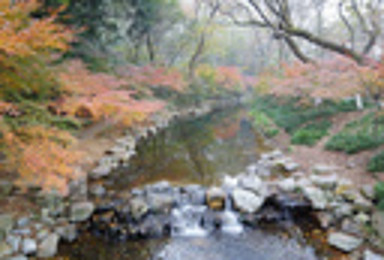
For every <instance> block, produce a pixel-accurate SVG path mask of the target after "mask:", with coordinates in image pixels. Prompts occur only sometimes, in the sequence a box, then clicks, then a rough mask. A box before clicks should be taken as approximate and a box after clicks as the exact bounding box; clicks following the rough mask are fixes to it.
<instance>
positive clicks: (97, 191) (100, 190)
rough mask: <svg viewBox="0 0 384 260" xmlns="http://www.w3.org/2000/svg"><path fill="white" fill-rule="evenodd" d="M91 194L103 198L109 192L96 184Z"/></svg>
mask: <svg viewBox="0 0 384 260" xmlns="http://www.w3.org/2000/svg"><path fill="white" fill-rule="evenodd" d="M89 192H90V193H91V194H92V195H93V196H95V197H103V196H104V195H105V194H106V193H107V190H106V189H105V188H104V186H103V185H101V184H96V185H92V186H91V188H90V189H89Z"/></svg>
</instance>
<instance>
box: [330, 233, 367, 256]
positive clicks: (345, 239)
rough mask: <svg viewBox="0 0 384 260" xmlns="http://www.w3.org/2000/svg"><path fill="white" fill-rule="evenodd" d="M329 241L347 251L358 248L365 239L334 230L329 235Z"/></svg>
mask: <svg viewBox="0 0 384 260" xmlns="http://www.w3.org/2000/svg"><path fill="white" fill-rule="evenodd" d="M328 243H329V244H330V245H332V246H334V247H336V248H338V249H340V250H342V251H344V252H346V253H349V252H352V251H353V250H355V249H356V248H358V247H359V246H360V245H361V244H362V243H363V240H362V239H360V238H357V237H354V236H350V235H347V234H345V233H341V232H333V233H330V234H329V235H328Z"/></svg>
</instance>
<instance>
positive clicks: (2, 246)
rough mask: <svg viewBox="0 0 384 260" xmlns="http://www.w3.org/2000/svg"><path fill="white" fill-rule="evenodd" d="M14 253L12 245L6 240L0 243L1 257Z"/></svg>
mask: <svg viewBox="0 0 384 260" xmlns="http://www.w3.org/2000/svg"><path fill="white" fill-rule="evenodd" d="M11 254H12V247H11V246H10V245H8V244H7V243H6V242H1V243H0V259H3V257H6V256H9V255H11Z"/></svg>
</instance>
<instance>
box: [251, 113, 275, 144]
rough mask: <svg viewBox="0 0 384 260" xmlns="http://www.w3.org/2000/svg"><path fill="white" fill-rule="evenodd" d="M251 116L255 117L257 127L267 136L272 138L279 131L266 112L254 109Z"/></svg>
mask: <svg viewBox="0 0 384 260" xmlns="http://www.w3.org/2000/svg"><path fill="white" fill-rule="evenodd" d="M251 116H252V117H253V119H254V125H255V127H256V128H258V129H259V130H261V131H262V132H263V134H264V135H265V136H266V137H268V138H272V137H274V136H276V135H277V134H278V133H279V130H278V129H277V128H276V127H275V125H274V123H273V122H272V121H271V119H269V118H268V116H266V115H265V114H264V113H262V112H260V111H258V110H252V112H251Z"/></svg>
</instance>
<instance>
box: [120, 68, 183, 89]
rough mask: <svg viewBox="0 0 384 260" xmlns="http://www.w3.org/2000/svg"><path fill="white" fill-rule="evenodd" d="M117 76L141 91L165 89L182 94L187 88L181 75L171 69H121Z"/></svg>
mask: <svg viewBox="0 0 384 260" xmlns="http://www.w3.org/2000/svg"><path fill="white" fill-rule="evenodd" d="M118 74H119V75H120V76H121V77H123V78H124V79H125V80H126V81H127V82H128V83H129V85H130V86H132V87H134V88H137V89H139V90H141V89H142V88H145V89H148V88H165V89H169V90H172V91H176V92H183V91H184V90H185V88H186V87H187V86H188V84H187V83H186V81H185V80H184V77H183V75H182V74H181V73H180V72H179V71H177V70H176V69H172V68H165V67H160V66H158V67H154V66H144V67H136V66H129V67H121V68H119V69H118Z"/></svg>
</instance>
